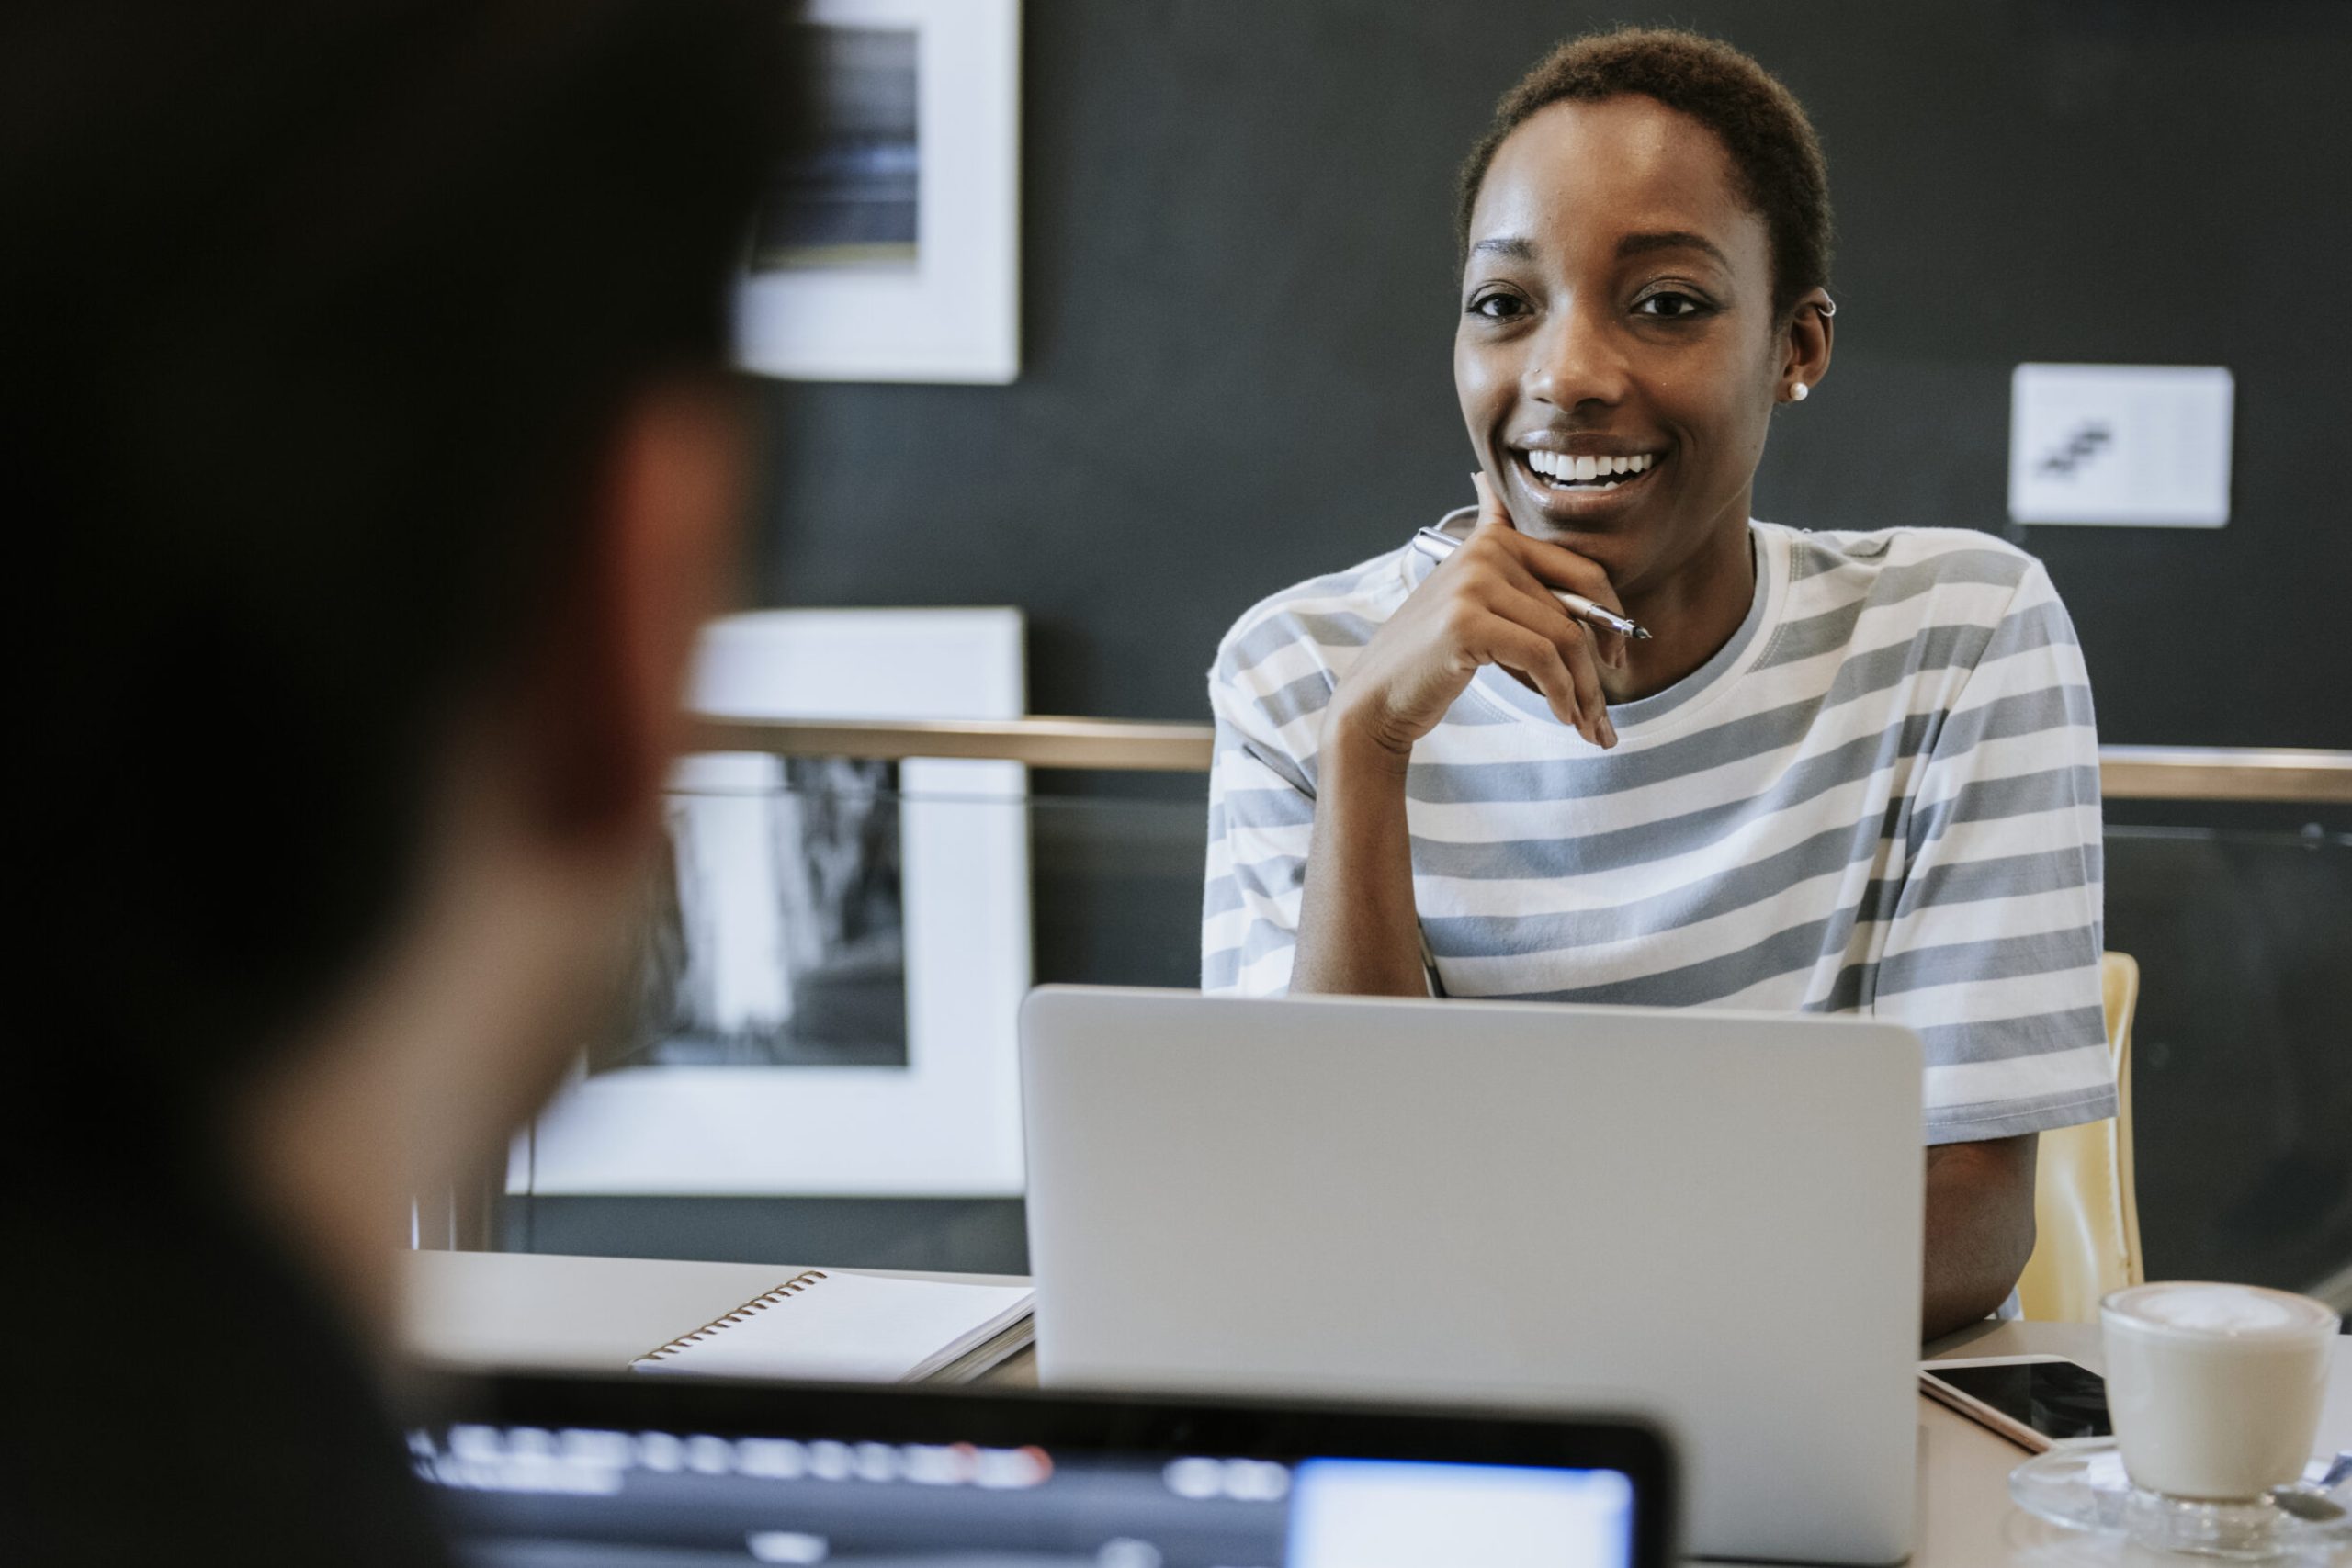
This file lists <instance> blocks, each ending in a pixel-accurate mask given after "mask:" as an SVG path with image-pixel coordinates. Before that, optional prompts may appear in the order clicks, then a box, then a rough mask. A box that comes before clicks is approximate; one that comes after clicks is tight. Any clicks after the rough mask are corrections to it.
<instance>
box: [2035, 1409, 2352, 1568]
mask: <svg viewBox="0 0 2352 1568" xmlns="http://www.w3.org/2000/svg"><path fill="white" fill-rule="evenodd" d="M2333 1459H2334V1456H2333V1455H2325V1456H2323V1457H2321V1458H2319V1459H2315V1460H2313V1461H2312V1462H2311V1464H2310V1466H2309V1467H2308V1468H2306V1469H2305V1470H2304V1472H2303V1479H2302V1481H2301V1483H2299V1484H2298V1485H2297V1486H2296V1488H2295V1491H2296V1493H2297V1495H2298V1497H2299V1499H2308V1500H2309V1501H2308V1502H2307V1503H2305V1504H2304V1505H2303V1506H2301V1508H2300V1509H2299V1510H2298V1511H2295V1512H2290V1511H2289V1509H2288V1508H2286V1507H2282V1506H2279V1505H2278V1504H2277V1503H2275V1502H2273V1501H2271V1500H2270V1499H2269V1498H2267V1497H2266V1498H2263V1499H2260V1500H2258V1501H2256V1502H2252V1503H2193V1502H2188V1501H2187V1500H2185V1499H2182V1498H2177V1497H2165V1496H2160V1495H2157V1494H2155V1493H2154V1492H2143V1491H2141V1490H2139V1489H2138V1488H2136V1487H2134V1486H2133V1485H2132V1484H2131V1481H2130V1480H2129V1479H2127V1478H2126V1477H2125V1475H2124V1473H2123V1456H2122V1455H2120V1454H2119V1453H2118V1452H2116V1450H2115V1439H2114V1438H2081V1439H2078V1440H2076V1441H2073V1442H2062V1443H2058V1444H2055V1445H2053V1446H2052V1448H2051V1450H2050V1451H2049V1452H2048V1453H2045V1454H2037V1455H2035V1456H2034V1457H2033V1458H2032V1459H2030V1460H2028V1461H2025V1462H2024V1463H2023V1464H2021V1465H2019V1466H2018V1467H2017V1469H2015V1470H2013V1471H2011V1472H2009V1496H2010V1498H2011V1500H2013V1501H2014V1502H2015V1503H2016V1504H2017V1506H2018V1507H2020V1508H2023V1509H2024V1510H2025V1511H2026V1512H2027V1513H2029V1514H2032V1515H2034V1516H2035V1517H2039V1518H2044V1519H2047V1520H2049V1521H2050V1522H2051V1523H2052V1524H2054V1525H2064V1526H2065V1527H2066V1528H2068V1529H2079V1530H2095V1531H2098V1532H2099V1533H2101V1534H2107V1535H2117V1536H2122V1537H2125V1538H2127V1539H2129V1540H2131V1542H2132V1544H2134V1545H2136V1546H2143V1547H2152V1548H2154V1549H2155V1550H2157V1551H2176V1552H2182V1553H2186V1554H2188V1555H2192V1556H2198V1557H2225V1558H2231V1559H2234V1560H2236V1561H2238V1562H2290V1563H2297V1564H2301V1563H2305V1562H2310V1563H2331V1564H2340V1563H2343V1562H2346V1561H2347V1560H2352V1481H2346V1482H2343V1483H2339V1484H2338V1485H2337V1486H2336V1487H2335V1490H2334V1491H2332V1492H2326V1491H2322V1490H2321V1489H2320V1487H2319V1485H2318V1484H2317V1483H2318V1482H2319V1480H2320V1478H2321V1477H2323V1476H2324V1475H2325V1474H2326V1473H2327V1469H2328V1466H2329V1464H2330V1463H2331V1462H2332V1461H2333Z"/></svg>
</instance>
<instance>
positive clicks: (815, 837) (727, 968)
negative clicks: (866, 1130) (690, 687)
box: [598, 756, 907, 1070]
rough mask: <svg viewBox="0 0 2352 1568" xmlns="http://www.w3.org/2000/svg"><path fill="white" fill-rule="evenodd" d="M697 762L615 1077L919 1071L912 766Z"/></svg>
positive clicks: (680, 800) (679, 796) (671, 817)
mask: <svg viewBox="0 0 2352 1568" xmlns="http://www.w3.org/2000/svg"><path fill="white" fill-rule="evenodd" d="M695 761H696V762H698V763H699V764H701V765H700V766H699V767H697V768H695V769H692V770H691V771H689V772H687V773H685V774H684V778H683V779H682V781H681V782H683V783H684V784H690V785H693V786H695V787H691V788H685V789H679V790H675V791H673V793H672V795H671V796H670V802H669V809H668V829H669V832H668V839H669V853H668V855H667V856H666V857H665V861H664V863H663V864H662V865H660V866H658V867H656V868H655V871H654V874H653V877H652V886H651V887H650V889H649V894H648V897H647V902H646V913H645V919H644V921H643V926H642V936H641V939H640V958H639V970H638V977H637V988H636V1006H635V1007H634V1008H633V1009H631V1010H629V1011H630V1013H631V1015H632V1016H631V1018H630V1022H629V1025H628V1030H627V1032H626V1035H625V1037H624V1038H623V1039H622V1040H620V1041H619V1042H617V1049H616V1052H615V1053H614V1054H613V1055H611V1056H610V1057H609V1058H608V1059H606V1060H604V1061H601V1062H600V1063H599V1064H598V1066H599V1069H600V1070H609V1069H612V1068H616V1067H625V1066H673V1067H674V1066H698V1067H708V1066H732V1067H743V1066H757V1067H807V1066H828V1067H839V1066H858V1067H899V1068H903V1067H905V1066H907V966H906V934H905V893H904V886H903V864H904V863H903V855H902V850H901V845H900V835H899V791H898V768H897V766H896V764H894V763H889V762H878V761H854V760H850V759H846V758H833V757H787V758H774V757H757V756H744V757H732V756H729V757H709V758H700V759H696V760H695Z"/></svg>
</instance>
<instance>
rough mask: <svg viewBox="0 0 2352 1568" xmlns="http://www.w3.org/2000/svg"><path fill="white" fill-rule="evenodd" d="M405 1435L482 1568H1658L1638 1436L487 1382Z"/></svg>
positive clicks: (1468, 1424)
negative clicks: (1426, 1567)
mask: <svg viewBox="0 0 2352 1568" xmlns="http://www.w3.org/2000/svg"><path fill="white" fill-rule="evenodd" d="M436 1404H438V1406H439V1408H440V1410H441V1411H442V1416H441V1418H439V1419H437V1420H435V1421H432V1422H429V1423H425V1424H422V1425H419V1426H417V1427H414V1428H413V1430H412V1432H411V1433H410V1438H409V1441H410V1449H411V1453H412V1455H413V1461H414V1464H415V1467H416V1471H417V1473H418V1474H419V1475H420V1476H421V1477H423V1478H424V1480H425V1481H426V1482H427V1483H429V1484H431V1485H432V1486H433V1487H434V1488H435V1491H436V1493H437V1494H438V1495H439V1498H440V1501H441V1502H442V1503H443V1505H444V1506H445V1513H446V1515H447V1519H448V1522H449V1525H450V1528H451V1530H452V1532H453V1536H454V1539H455V1540H456V1543H457V1546H458V1553H459V1555H460V1557H461V1559H462V1560H464V1561H467V1562H472V1563H476V1564H481V1565H486V1568H487V1565H497V1568H525V1565H532V1568H537V1565H539V1564H547V1563H554V1562H562V1563H565V1564H567V1565H578V1568H652V1565H655V1564H660V1565H662V1568H692V1565H694V1564H699V1563H710V1564H714V1565H715V1564H719V1563H728V1562H788V1563H827V1564H851V1563H872V1564H882V1563H888V1564H893V1565H904V1568H918V1565H920V1564H924V1563H938V1564H940V1565H941V1568H949V1565H951V1564H952V1565H954V1568H974V1565H978V1564H986V1565H989V1568H1076V1565H1079V1564H1084V1565H1085V1568H1211V1565H1215V1564H1225V1565H1230V1568H1342V1565H1344V1568H1406V1565H1407V1564H1412V1565H1414V1568H1420V1565H1422V1564H1426V1563H1430V1562H1478V1563H1482V1564H1487V1565H1490V1568H1493V1565H1499V1568H1512V1565H1515V1564H1527V1565H1529V1568H1532V1565H1534V1564H1538V1563H1541V1564H1544V1565H1546V1568H1564V1565H1565V1568H1663V1565H1664V1564H1665V1563H1667V1562H1668V1561H1669V1560H1670V1559H1669V1555H1668V1540H1667V1532H1668V1521H1669V1520H1670V1519H1671V1518H1672V1517H1673V1507H1674V1502H1673V1485H1674V1478H1673V1467H1672V1461H1671V1460H1670V1458H1669V1456H1668V1451H1667V1449H1666V1447H1665V1445H1664V1443H1663V1442H1662V1441H1661V1440H1660V1438H1658V1437H1657V1435H1656V1433H1655V1432H1653V1431H1652V1430H1651V1429H1649V1428H1648V1427H1644V1426H1641V1425H1639V1424H1635V1423H1628V1422H1581V1421H1570V1420H1564V1419H1550V1418H1541V1417H1533V1416H1527V1415H1525V1414H1498V1413H1491V1412H1489V1413H1482V1414H1472V1413H1463V1412H1458V1411H1444V1412H1431V1411H1413V1410H1409V1409H1398V1408H1374V1407H1368V1406H1363V1405H1347V1404H1308V1403H1298V1402H1270V1401H1265V1400H1240V1399H1220V1400H1203V1399H1176V1398H1170V1399H1151V1400H1141V1399H1133V1398H1120V1397H1110V1396H1102V1395H1083V1394H1064V1395H1050V1394H1039V1393H1025V1392H1012V1391H1007V1392H989V1393H979V1392H971V1391H963V1390H955V1391H935V1390H931V1389H924V1388H920V1387H917V1388H908V1387H888V1386H857V1387H852V1386H843V1385H839V1384H831V1385H824V1384H789V1383H787V1384H774V1383H766V1384H750V1383H726V1382H706V1381H701V1380H695V1381H692V1382H689V1381H688V1380H684V1379H679V1380H656V1379H642V1378H641V1379H603V1378H593V1379H592V1378H500V1379H493V1380H488V1381H484V1382H465V1383H458V1384H453V1385H451V1386H450V1387H448V1388H447V1389H445V1390H444V1391H442V1394H441V1397H440V1398H439V1400H438V1401H437V1402H436Z"/></svg>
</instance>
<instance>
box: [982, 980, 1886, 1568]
mask: <svg viewBox="0 0 2352 1568" xmlns="http://www.w3.org/2000/svg"><path fill="white" fill-rule="evenodd" d="M1022 1036H1023V1040H1022V1053H1023V1094H1024V1101H1025V1108H1026V1119H1027V1138H1028V1162H1029V1200H1028V1216H1029V1243H1030V1265H1031V1268H1032V1269H1033V1271H1034V1273H1035V1280H1036V1287H1037V1357H1038V1368H1039V1372H1040V1376H1041V1378H1042V1379H1043V1381H1045V1382H1046V1383H1048V1384H1049V1385H1053V1386H1089V1385H1106V1384H1120V1383H1125V1384H1130V1385H1135V1384H1141V1385H1146V1386H1157V1387H1169V1388H1183V1389H1195V1390H1201V1389H1224V1390H1232V1389H1248V1390H1261V1391H1262V1390H1282V1391H1288V1392H1320V1393H1337V1392H1345V1393H1354V1394H1364V1393H1380V1394H1408V1395H1413V1396H1419V1397H1432V1396H1454V1397H1471V1398H1477V1399H1481V1400H1487V1401H1496V1400H1502V1401H1516V1402H1520V1403H1522V1404H1538V1405H1544V1406H1549V1407H1555V1408H1558V1407H1589V1406H1592V1405H1595V1404H1598V1405H1600V1406H1603V1407H1611V1408H1634V1409H1641V1410H1645V1411H1648V1412H1651V1413H1653V1414H1655V1415H1656V1416H1657V1417H1658V1418H1659V1419H1660V1420H1661V1421H1663V1422H1664V1423H1665V1424H1666V1425H1667V1426H1668V1428H1669V1429H1670V1430H1672V1431H1673V1432H1674V1433H1675V1434H1676V1436H1677V1438H1678V1440H1679V1441H1680V1443H1681V1444H1682V1450H1683V1455H1684V1460H1685V1463H1686V1466H1687V1473H1688V1475H1689V1494H1690V1497H1691V1513H1690V1535H1691V1545H1692V1547H1693V1549H1694V1550H1697V1551H1702V1552H1706V1553H1713V1554H1722V1555H1736V1556H1757V1557H1782V1558H1803V1559H1811V1560H1828V1561H1834V1562H1890V1561H1893V1560H1895V1559H1897V1558H1900V1557H1901V1556H1903V1555H1904V1554H1905V1552H1906V1551H1908V1549H1909V1543H1910V1537H1911V1531H1912V1526H1913V1483H1914V1448H1915V1430H1916V1423H1917V1391H1916V1387H1915V1374H1916V1363H1917V1357H1918V1334H1919V1290H1920V1281H1919V1271H1920V1227H1921V1203H1922V1180H1923V1174H1922V1173H1923V1164H1924V1162H1923V1160H1922V1156H1921V1145H1920V1047H1919V1043H1918V1041H1917V1037H1916V1036H1914V1035H1912V1034H1911V1033H1910V1032H1908V1031H1906V1030H1903V1029H1900V1028H1897V1027H1894V1026H1892V1025H1886V1024H1879V1023H1873V1022H1868V1021H1855V1020H1848V1019H1825V1018H1814V1017H1792V1016H1784V1015H1770V1016H1765V1015H1753V1014H1738V1013H1728V1012H1713V1011H1703V1012H1702V1011H1660V1010H1645V1009H1626V1008H1568V1007H1555V1006H1532V1005H1521V1004H1508V1003H1488V1002H1473V1001H1461V1000H1448V1001H1428V1000H1409V1001H1407V1000H1399V1001H1386V1000H1366V999H1356V998H1283V999H1259V1000H1251V999H1241V998H1220V997H1204V996H1201V995H1199V994H1197V993H1192V992H1178V991H1130V990H1117V989H1109V988H1098V987H1043V988H1041V989H1039V990H1037V991H1036V992H1034V993H1033V994H1032V995H1031V996H1030V998H1029V999H1028V1001H1027V1003H1026V1004H1025V1006H1024V1009H1023V1018H1022Z"/></svg>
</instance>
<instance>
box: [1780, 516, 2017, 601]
mask: <svg viewBox="0 0 2352 1568" xmlns="http://www.w3.org/2000/svg"><path fill="white" fill-rule="evenodd" d="M1781 532H1782V533H1784V534H1785V535H1786V536H1787V537H1788V541H1789V575H1790V579H1791V581H1792V582H1795V583H1798V584H1801V585H1802V584H1806V583H1816V584H1820V585H1824V586H1834V587H1835V588H1836V589H1837V590H1838V591H1840V593H1839V596H1840V597H1846V596H1849V595H1850V596H1852V597H1858V598H1861V599H1865V600H1868V601H1870V602H1871V603H1873V604H1883V605H1892V604H1898V603H1906V602H1908V603H1914V604H1918V605H1919V606H1920V607H1921V608H1923V609H1925V608H1927V607H1928V604H1938V605H1939V606H1941V607H1944V608H1949V607H1950V605H1951V603H1952V602H1954V601H1955V600H1958V601H1965V602H1969V603H1973V604H1976V605H1978V606H1979V607H1980V609H1982V610H1985V611H1996V608H1997V607H2005V606H2007V604H2011V603H2013V602H2015V601H2016V600H2017V599H2018V597H2019V596H2021V595H2024V596H2030V597H2035V598H2039V597H2042V596H2044V595H2047V594H2049V593H2050V588H2049V581H2050V580H2049V574H2048V573H2047V572H2045V571H2044V570H2042V566H2041V561H2040V560H2039V559H2037V558H2035V557H2034V556H2032V555H2030V554H2029V553H2028V552H2027V551H2025V550H2023V549H2021V548H2019V547H2018V546H2017V545H2015V544H2012V543H2011V542H2010V541H2008V540H2007V539H2004V538H2002V537H2001V536H1999V535H1997V534H1987V533H1985V532H1983V531H1982V530H1980V529H1975V528H1876V529H1869V530H1861V529H1822V530H1818V531H1809V530H1804V529H1796V528H1785V529H1782V530H1781Z"/></svg>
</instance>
